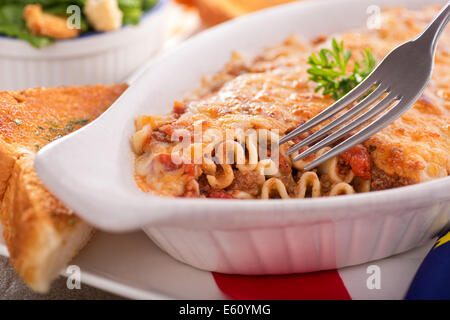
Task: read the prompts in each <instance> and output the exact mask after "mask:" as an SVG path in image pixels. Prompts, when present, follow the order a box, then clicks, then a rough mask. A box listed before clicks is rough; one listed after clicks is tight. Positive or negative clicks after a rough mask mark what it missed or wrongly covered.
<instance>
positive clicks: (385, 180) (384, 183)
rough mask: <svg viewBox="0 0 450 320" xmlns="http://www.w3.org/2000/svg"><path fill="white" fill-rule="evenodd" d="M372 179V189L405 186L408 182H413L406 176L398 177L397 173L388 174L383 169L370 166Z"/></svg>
mask: <svg viewBox="0 0 450 320" xmlns="http://www.w3.org/2000/svg"><path fill="white" fill-rule="evenodd" d="M371 175H372V181H371V189H372V190H384V189H390V188H396V187H402V186H407V185H409V184H413V183H414V182H413V181H411V180H410V179H408V178H404V177H400V176H399V175H397V174H394V175H389V174H387V173H386V172H384V171H383V170H381V169H379V168H377V167H376V166H372V170H371Z"/></svg>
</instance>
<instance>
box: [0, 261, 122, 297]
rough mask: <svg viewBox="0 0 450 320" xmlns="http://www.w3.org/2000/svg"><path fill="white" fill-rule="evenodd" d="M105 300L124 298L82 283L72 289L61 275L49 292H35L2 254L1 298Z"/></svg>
mask: <svg viewBox="0 0 450 320" xmlns="http://www.w3.org/2000/svg"><path fill="white" fill-rule="evenodd" d="M16 299H20V300H23V299H25V300H75V299H77V300H79V299H89V300H103V299H108V300H110V299H113V300H117V299H122V298H121V297H119V296H116V295H113V294H111V293H108V292H105V291H102V290H99V289H96V288H93V287H90V286H88V285H85V284H82V285H81V289H79V290H77V289H73V290H70V289H68V288H67V285H66V278H64V277H60V278H58V279H57V280H55V281H54V282H53V284H52V287H51V289H50V291H49V292H48V293H47V294H38V293H35V292H33V291H32V290H31V289H30V288H28V287H27V285H26V284H24V282H23V281H22V280H21V279H20V277H19V276H17V275H16V274H15V273H14V270H13V268H12V267H11V265H10V264H9V261H8V258H5V257H2V256H0V300H16Z"/></svg>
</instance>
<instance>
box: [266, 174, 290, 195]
mask: <svg viewBox="0 0 450 320" xmlns="http://www.w3.org/2000/svg"><path fill="white" fill-rule="evenodd" d="M272 190H276V191H277V192H278V195H279V196H280V197H281V199H289V195H288V193H287V191H286V187H285V186H284V184H283V182H281V180H280V179H277V178H270V179H269V180H267V181H266V182H264V184H263V186H262V189H261V199H269V198H270V192H271V191H272Z"/></svg>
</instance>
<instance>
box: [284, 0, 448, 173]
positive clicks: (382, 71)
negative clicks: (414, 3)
mask: <svg viewBox="0 0 450 320" xmlns="http://www.w3.org/2000/svg"><path fill="white" fill-rule="evenodd" d="M449 20H450V2H447V4H446V5H445V6H444V8H443V9H442V10H441V11H440V12H439V14H438V15H437V16H436V17H435V18H434V20H433V21H432V22H431V23H430V24H429V25H428V26H427V28H426V29H425V30H424V31H423V32H422V34H420V35H419V36H418V37H417V38H415V39H413V40H410V41H408V42H406V43H404V44H402V45H400V46H398V47H397V48H395V49H394V50H392V51H391V52H390V53H389V54H388V55H387V56H386V57H385V58H384V59H383V61H382V62H381V63H380V64H379V65H378V66H377V67H376V68H375V70H374V71H373V72H372V73H371V74H370V75H369V76H368V77H367V78H366V79H365V80H364V81H363V82H361V83H360V84H359V85H358V86H356V87H355V88H354V89H353V90H351V91H350V92H349V93H347V94H346V95H345V96H344V97H342V98H341V99H339V100H338V101H336V102H335V103H334V104H332V105H331V106H330V107H328V108H327V109H325V110H323V111H322V112H321V113H319V114H318V115H317V116H315V117H313V118H312V119H310V120H309V121H307V122H305V123H304V124H302V125H300V126H299V127H297V128H296V129H294V130H293V131H291V132H290V133H288V134H287V135H286V136H284V137H283V138H281V139H280V140H279V144H283V143H285V142H287V141H289V140H292V139H294V138H295V137H297V136H299V135H301V134H302V133H305V132H307V131H308V130H310V129H312V128H314V127H315V126H317V125H319V124H320V123H322V122H324V121H325V120H327V119H329V118H330V117H332V116H333V115H335V114H336V113H338V112H340V111H342V110H343V109H345V108H347V107H348V106H349V105H350V104H352V103H353V102H355V101H357V100H358V99H359V98H361V97H363V96H364V95H365V94H367V93H368V92H370V90H373V91H372V92H370V93H369V94H368V95H367V96H366V97H364V98H363V99H362V100H361V101H360V102H359V103H358V104H356V105H355V106H354V107H352V108H351V109H349V110H348V111H346V112H345V113H344V114H342V115H341V116H340V117H338V118H336V119H335V120H333V121H332V122H330V123H329V124H327V125H326V126H324V127H323V128H321V129H320V130H318V131H317V132H315V133H314V134H312V135H311V136H309V137H307V138H306V139H304V140H302V141H301V142H299V143H297V144H295V145H294V146H292V147H291V148H290V149H288V151H287V154H292V153H294V152H296V151H298V150H300V149H301V148H304V147H306V146H309V145H311V144H312V143H314V142H316V141H319V140H320V139H322V138H323V140H320V141H319V142H317V143H316V144H314V145H312V146H311V147H310V148H308V149H306V151H304V152H302V153H300V154H299V155H297V156H296V157H295V158H294V161H297V160H300V159H303V158H305V157H307V156H309V155H312V154H314V153H315V152H317V151H318V150H320V149H322V148H324V147H326V146H329V145H330V144H332V143H334V142H336V141H338V140H341V139H342V138H344V137H345V136H346V135H347V134H349V133H351V132H352V131H354V130H355V129H357V128H359V127H361V126H362V125H364V124H366V123H367V122H369V121H370V120H373V119H374V118H375V117H377V116H378V115H379V114H381V113H382V112H383V111H385V110H387V109H388V108H389V107H390V106H392V105H393V104H395V105H394V106H393V107H392V108H391V109H389V110H388V111H387V112H385V113H384V114H383V115H381V116H380V117H379V118H378V119H376V120H375V121H373V122H372V123H370V124H369V125H367V126H366V127H365V128H363V129H361V130H360V131H359V132H357V133H355V134H354V135H352V136H351V137H349V138H348V139H346V140H344V141H343V142H341V143H339V144H338V145H336V146H335V147H333V148H332V149H330V150H329V151H328V152H326V153H324V154H323V155H321V156H320V157H319V158H317V159H315V160H314V161H312V162H311V163H309V164H308V165H307V166H305V168H304V170H310V169H312V168H315V167H317V166H318V165H320V164H321V163H323V162H325V161H327V160H329V159H331V158H333V157H335V156H337V155H339V154H341V153H342V152H344V151H346V150H348V149H350V148H351V147H353V146H355V145H357V144H358V143H361V142H362V141H364V140H366V139H367V138H369V137H370V136H372V135H373V134H375V133H376V132H378V131H380V130H381V129H383V128H385V127H386V126H387V125H389V124H390V123H391V122H393V121H394V120H395V119H397V118H399V117H400V116H401V115H402V114H403V113H404V112H405V111H406V110H408V109H409V108H410V107H411V106H412V105H413V104H414V102H416V100H417V99H418V98H419V97H420V96H421V95H422V92H423V91H424V89H425V87H426V85H427V83H428V81H429V80H430V78H431V74H432V70H433V64H434V54H435V52H436V45H437V42H438V39H439V37H440V35H441V33H442V31H443V30H444V28H445V26H446V25H447V23H448V22H449ZM383 96H384V97H383ZM379 99H380V101H379V102H378V103H377V104H375V105H374V106H372V107H370V106H371V105H372V104H374V103H375V102H376V101H377V100H379ZM368 107H370V109H368V111H367V112H365V113H362V111H363V110H364V109H366V108H368ZM360 113H362V114H361V115H359V116H358V117H357V118H356V119H354V120H352V121H351V122H349V123H347V124H345V123H346V122H348V121H349V120H351V119H353V118H354V117H355V116H357V115H358V114H360ZM344 124H345V125H344ZM342 125H343V126H342ZM340 126H342V127H341V128H339V127H340ZM337 128H339V129H338V130H336V131H334V132H332V131H333V130H335V129H337ZM330 133H331V134H330ZM328 134H329V135H328Z"/></svg>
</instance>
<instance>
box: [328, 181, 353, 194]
mask: <svg viewBox="0 0 450 320" xmlns="http://www.w3.org/2000/svg"><path fill="white" fill-rule="evenodd" d="M353 193H355V190H354V189H353V188H352V186H351V185H349V184H348V183H345V182H339V183H337V184H335V185H334V186H333V187H331V190H330V193H329V195H330V196H338V195H343V194H353Z"/></svg>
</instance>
